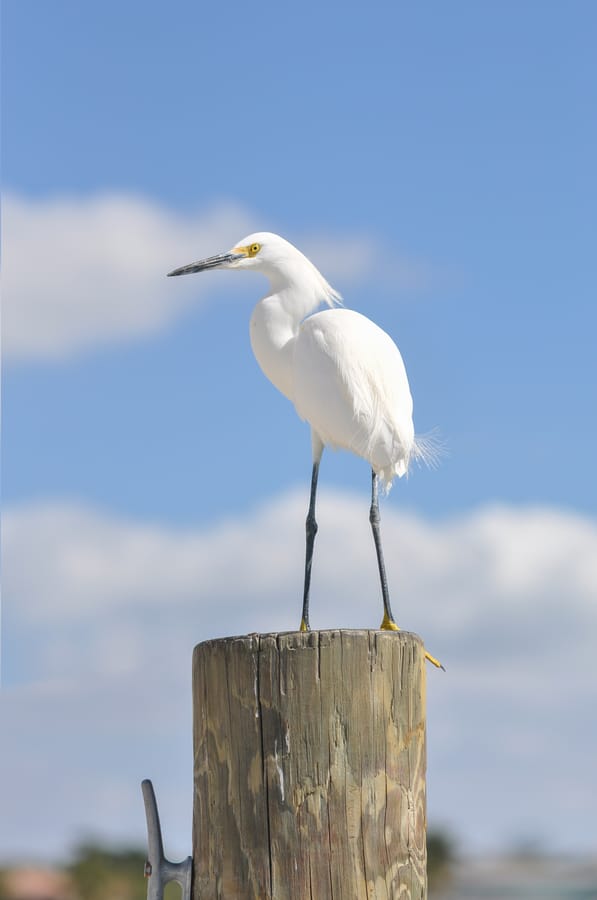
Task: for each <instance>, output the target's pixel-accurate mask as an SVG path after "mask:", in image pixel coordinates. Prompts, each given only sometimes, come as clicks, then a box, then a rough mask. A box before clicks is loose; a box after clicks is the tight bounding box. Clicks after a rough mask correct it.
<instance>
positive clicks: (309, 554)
mask: <svg viewBox="0 0 597 900" xmlns="http://www.w3.org/2000/svg"><path fill="white" fill-rule="evenodd" d="M318 475H319V459H315V460H314V462H313V471H312V473H311V497H310V499H309V512H308V513H307V521H306V523H305V524H306V532H307V549H306V554H305V587H304V590H303V615H302V618H301V631H310V630H311V627H310V625H309V590H310V588H311V563H312V562H313V545H314V543H315V535H316V534H317V522H316V521H315V496H316V494H317V477H318Z"/></svg>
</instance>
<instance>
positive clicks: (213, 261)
mask: <svg viewBox="0 0 597 900" xmlns="http://www.w3.org/2000/svg"><path fill="white" fill-rule="evenodd" d="M235 259H242V253H231V252H228V253H218V254H217V256H208V257H207V259H200V260H199V262H194V263H189V265H188V266H181V267H180V269H173V270H172V272H168V277H170V276H171V275H190V274H191V273H192V272H203V271H205V269H219V268H220V267H221V266H226V265H227V263H231V262H234V260H235Z"/></svg>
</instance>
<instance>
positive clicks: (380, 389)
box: [168, 232, 440, 666]
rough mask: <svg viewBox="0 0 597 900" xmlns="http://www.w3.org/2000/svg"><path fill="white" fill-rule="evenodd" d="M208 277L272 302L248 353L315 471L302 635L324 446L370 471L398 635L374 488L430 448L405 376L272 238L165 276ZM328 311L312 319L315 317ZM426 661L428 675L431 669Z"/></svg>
mask: <svg viewBox="0 0 597 900" xmlns="http://www.w3.org/2000/svg"><path fill="white" fill-rule="evenodd" d="M206 269H253V270H254V271H256V272H262V273H263V274H264V275H266V276H267V278H268V279H269V282H270V292H269V293H268V294H267V295H266V296H265V297H263V299H262V300H260V301H259V303H258V304H257V306H256V307H255V309H254V310H253V315H252V316H251V346H252V348H253V353H254V354H255V357H256V359H257V362H258V363H259V365H260V366H261V369H262V370H263V372H264V374H265V375H266V376H267V377H268V378H269V380H270V381H271V382H272V384H274V385H275V387H277V388H278V390H279V391H281V392H282V393H283V394H284V395H285V396H286V397H288V399H289V400H290V401H291V402H292V403H294V406H295V409H296V411H297V413H298V414H299V416H300V417H301V418H302V419H304V420H306V421H307V422H308V423H309V425H310V426H311V445H312V451H313V469H312V475H311V495H310V500H309V511H308V514H307V521H306V537H307V546H306V555H305V580H304V590H303V613H302V618H301V631H308V630H309V590H310V585H311V563H312V559H313V546H314V542H315V535H316V533H317V522H316V519H315V496H316V493H317V478H318V475H319V463H320V461H321V456H322V453H323V448H324V447H326V446H329V447H334V448H342V449H346V450H352V452H353V453H356V454H357V456H361V457H362V458H363V459H365V460H367V462H368V463H369V465H370V466H371V507H370V510H369V521H370V523H371V529H372V531H373V540H374V543H375V550H376V554H377V565H378V569H379V577H380V581H381V593H382V599H383V609H384V613H383V620H382V623H381V628H383V629H389V630H394V631H395V630H398V626H397V625H396V622H395V621H394V617H393V615H392V610H391V607H390V596H389V591H388V581H387V577H386V570H385V564H384V558H383V552H382V547H381V534H380V516H379V502H378V492H379V482H380V481H381V482H382V484H383V485H384V486H385V487H386V488H389V486H390V485H391V483H392V480H393V478H394V477H395V476H396V475H398V476H402V475H404V474H406V472H407V471H408V468H409V465H410V463H411V461H412V460H413V459H415V458H416V457H422V458H423V459H425V458H426V457H427V455H428V452H429V447H428V445H427V443H426V442H425V441H424V440H421V439H418V438H416V437H415V432H414V426H413V420H412V409H413V402H412V397H411V394H410V388H409V384H408V378H407V376H406V369H405V368H404V363H403V362H402V357H401V355H400V351H399V350H398V347H397V346H396V344H395V343H394V342H393V340H392V339H391V338H390V337H389V335H387V334H386V332H385V331H382V329H381V328H379V327H378V326H377V325H375V324H374V323H373V322H372V321H371V320H370V319H367V318H366V317H365V316H363V315H361V314H360V313H358V312H354V311H353V310H349V309H344V308H339V306H340V301H341V298H340V295H339V294H338V293H337V292H336V291H335V290H334V289H333V288H332V287H331V286H330V285H329V284H328V282H327V281H326V280H325V278H324V277H323V275H321V273H320V272H319V271H318V270H317V269H316V268H315V266H314V265H313V263H312V262H310V260H308V259H307V257H306V256H304V255H303V254H302V253H301V252H300V250H297V248H296V247H293V245H292V244H290V243H289V242H288V241H286V240H284V238H282V237H280V236H279V235H277V234H271V233H269V232H259V233H256V234H250V235H249V236H248V237H246V238H244V239H243V240H242V241H240V242H239V243H238V244H236V245H235V246H234V247H233V248H232V249H231V250H228V251H227V252H225V253H219V254H218V255H216V256H210V257H208V258H207V259H202V260H200V261H199V262H194V263H191V264H190V265H187V266H182V267H181V268H179V269H174V271H173V272H169V273H168V274H169V275H187V274H189V273H192V272H203V271H205V270H206ZM324 305H325V306H327V307H328V309H323V310H321V311H319V312H315V310H317V309H319V307H321V306H324ZM426 657H427V659H428V660H430V662H432V663H433V664H434V665H436V666H440V663H439V662H438V660H436V659H435V658H434V657H432V656H430V655H429V654H428V653H427V654H426Z"/></svg>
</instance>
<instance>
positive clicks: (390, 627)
mask: <svg viewBox="0 0 597 900" xmlns="http://www.w3.org/2000/svg"><path fill="white" fill-rule="evenodd" d="M379 627H380V628H381V629H382V630H383V631H400V628H399V626H398V625H396V623H395V622H394V620H393V619H390V617H389V616H388V614H387V613H384V616H383V620H382V623H381V625H380V626H379ZM301 628H302V625H301ZM425 659H428V660H429V662H430V663H431V665H433V666H435V667H436V669H441V670H442V671H443V672H445V671H446V670H445V669H444V667H443V666H442V664H441V663H440V661H439V659H436V658H435V656H432V655H431V653H427V651H425Z"/></svg>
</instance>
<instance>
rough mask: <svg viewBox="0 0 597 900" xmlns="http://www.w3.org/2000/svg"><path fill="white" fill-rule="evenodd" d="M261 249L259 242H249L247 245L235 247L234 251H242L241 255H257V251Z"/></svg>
mask: <svg viewBox="0 0 597 900" xmlns="http://www.w3.org/2000/svg"><path fill="white" fill-rule="evenodd" d="M260 250H261V244H249V246H248V247H235V248H234V252H235V253H242V255H243V256H249V257H253V256H257V254H258V253H259V251H260Z"/></svg>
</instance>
